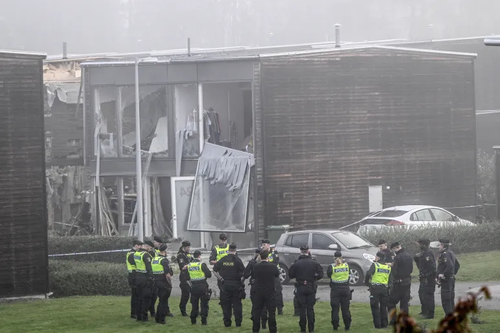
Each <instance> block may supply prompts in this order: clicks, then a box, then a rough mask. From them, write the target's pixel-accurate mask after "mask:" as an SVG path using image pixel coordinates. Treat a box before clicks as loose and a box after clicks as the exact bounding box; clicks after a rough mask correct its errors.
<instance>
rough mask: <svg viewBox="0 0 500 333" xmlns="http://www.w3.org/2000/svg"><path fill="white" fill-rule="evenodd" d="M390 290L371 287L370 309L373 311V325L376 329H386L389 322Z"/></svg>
mask: <svg viewBox="0 0 500 333" xmlns="http://www.w3.org/2000/svg"><path fill="white" fill-rule="evenodd" d="M388 299H389V290H388V288H387V287H386V286H371V287H370V307H371V309H372V317H373V325H374V326H375V328H386V327H387V325H388V323H389V320H388V317H389V315H388V313H387V302H388Z"/></svg>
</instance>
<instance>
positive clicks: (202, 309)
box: [190, 282, 210, 320]
mask: <svg viewBox="0 0 500 333" xmlns="http://www.w3.org/2000/svg"><path fill="white" fill-rule="evenodd" d="M209 300H210V298H209V297H208V284H207V283H206V282H198V283H195V284H193V287H192V288H191V316H190V317H191V320H196V318H197V317H198V315H199V316H200V317H201V318H202V320H203V319H205V320H206V319H207V317H208V307H209V305H208V301H209Z"/></svg>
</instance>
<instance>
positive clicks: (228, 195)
mask: <svg viewBox="0 0 500 333" xmlns="http://www.w3.org/2000/svg"><path fill="white" fill-rule="evenodd" d="M253 165H254V159H253V155H252V154H248V153H245V152H240V151H237V150H233V149H229V148H225V147H222V146H217V145H213V144H209V143H207V144H206V145H205V147H204V149H203V153H202V155H201V157H200V159H199V162H198V171H197V173H196V178H195V184H194V189H193V194H192V200H191V210H190V214H189V221H188V230H190V231H227V232H245V231H246V224H247V223H246V221H247V213H248V197H249V188H250V167H251V166H253Z"/></svg>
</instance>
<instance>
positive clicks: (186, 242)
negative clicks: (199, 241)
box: [182, 241, 191, 247]
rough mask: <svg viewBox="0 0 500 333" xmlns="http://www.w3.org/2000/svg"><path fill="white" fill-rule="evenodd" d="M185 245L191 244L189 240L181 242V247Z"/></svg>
mask: <svg viewBox="0 0 500 333" xmlns="http://www.w3.org/2000/svg"><path fill="white" fill-rule="evenodd" d="M186 246H191V242H190V241H184V242H182V247H186Z"/></svg>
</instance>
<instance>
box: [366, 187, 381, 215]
mask: <svg viewBox="0 0 500 333" xmlns="http://www.w3.org/2000/svg"><path fill="white" fill-rule="evenodd" d="M368 209H369V212H370V213H373V212H378V211H380V210H382V209H383V191H382V186H380V185H377V186H368Z"/></svg>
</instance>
